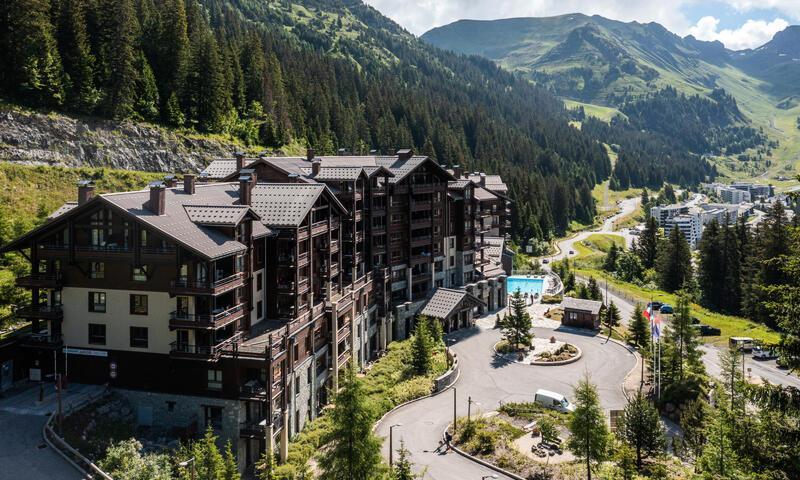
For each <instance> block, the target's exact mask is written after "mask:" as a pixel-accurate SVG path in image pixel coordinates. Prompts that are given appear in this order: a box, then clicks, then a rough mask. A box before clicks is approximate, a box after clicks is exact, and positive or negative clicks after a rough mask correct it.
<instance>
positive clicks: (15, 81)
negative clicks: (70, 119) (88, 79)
mask: <svg viewBox="0 0 800 480" xmlns="http://www.w3.org/2000/svg"><path fill="white" fill-rule="evenodd" d="M6 2H7V3H6V5H4V6H3V10H4V12H2V13H3V14H4V16H5V18H4V19H3V20H4V22H3V23H5V24H6V25H8V27H7V31H6V32H5V34H4V37H5V38H4V40H5V42H4V43H6V45H2V46H0V48H4V49H7V53H6V65H2V66H0V67H2V69H4V70H5V71H4V73H2V74H0V75H2V78H3V79H4V83H5V85H4V87H5V88H6V89H7V90H8V91H9V92H11V93H12V94H13V95H15V96H16V97H18V98H19V99H21V100H23V101H25V102H30V103H32V104H34V105H40V106H48V107H57V106H59V105H61V104H62V103H64V71H63V67H62V65H61V55H60V54H59V52H58V46H57V44H56V39H55V34H54V28H53V24H52V23H51V15H52V11H51V7H50V1H49V0H6Z"/></svg>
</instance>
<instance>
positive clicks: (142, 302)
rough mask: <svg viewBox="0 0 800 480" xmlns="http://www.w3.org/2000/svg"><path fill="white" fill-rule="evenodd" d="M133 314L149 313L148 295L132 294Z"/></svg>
mask: <svg viewBox="0 0 800 480" xmlns="http://www.w3.org/2000/svg"><path fill="white" fill-rule="evenodd" d="M131 315H147V295H131Z"/></svg>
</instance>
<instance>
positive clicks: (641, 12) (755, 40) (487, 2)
mask: <svg viewBox="0 0 800 480" xmlns="http://www.w3.org/2000/svg"><path fill="white" fill-rule="evenodd" d="M365 1H366V2H367V3H368V4H370V5H372V6H374V7H375V8H377V9H378V10H380V11H381V12H382V13H383V14H385V15H387V16H389V17H390V18H392V19H394V20H395V21H397V22H398V23H399V24H401V25H402V26H404V27H405V28H406V29H408V30H409V31H411V32H412V33H414V34H416V35H422V34H423V33H425V32H426V31H427V30H429V29H431V28H433V27H437V26H441V25H446V24H448V23H451V22H454V21H456V20H460V19H464V18H470V19H485V20H488V19H497V18H509V17H527V16H549V15H561V14H565V13H574V12H580V13H585V14H590V15H593V14H598V15H602V16H605V17H608V18H613V19H616V20H622V21H634V20H636V21H639V22H651V21H654V22H658V23H661V24H662V25H664V26H665V27H667V28H668V29H670V30H671V31H673V32H675V33H677V34H679V35H688V34H692V35H694V36H695V37H697V38H699V39H701V40H719V41H721V42H722V43H724V44H725V46H726V47H728V48H730V49H733V50H740V49H743V48H755V47H758V46H760V45H763V44H764V43H766V42H767V41H769V40H770V39H771V38H772V36H773V35H774V34H775V33H777V32H779V31H781V30H783V29H784V28H786V27H787V26H788V25H793V24H800V0H714V1H702V0H365Z"/></svg>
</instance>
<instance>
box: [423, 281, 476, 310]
mask: <svg viewBox="0 0 800 480" xmlns="http://www.w3.org/2000/svg"><path fill="white" fill-rule="evenodd" d="M465 299H466V300H468V301H469V302H470V304H471V305H474V306H476V305H481V304H482V303H483V302H481V301H480V300H479V299H478V298H476V297H475V296H473V295H470V294H469V293H467V291H466V290H455V289H452V288H443V287H439V288H437V289H436V290H434V292H433V295H431V298H429V299H428V301H427V303H425V306H424V307H422V310H420V312H419V313H420V315H427V316H429V317H434V318H447V317H448V316H450V314H451V313H453V310H455V309H456V308H457V307H458V306H459V305H460V304H461V302H462V301H464V300H465Z"/></svg>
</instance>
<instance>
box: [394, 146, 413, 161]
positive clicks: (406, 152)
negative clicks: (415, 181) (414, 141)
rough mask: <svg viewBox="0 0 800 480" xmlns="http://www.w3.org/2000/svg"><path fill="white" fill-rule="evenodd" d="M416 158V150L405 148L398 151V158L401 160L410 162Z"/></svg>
mask: <svg viewBox="0 0 800 480" xmlns="http://www.w3.org/2000/svg"><path fill="white" fill-rule="evenodd" d="M413 156H414V150H413V149H411V148H403V149H401V150H398V151H397V158H398V159H399V160H408V159H410V158H411V157H413Z"/></svg>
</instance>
